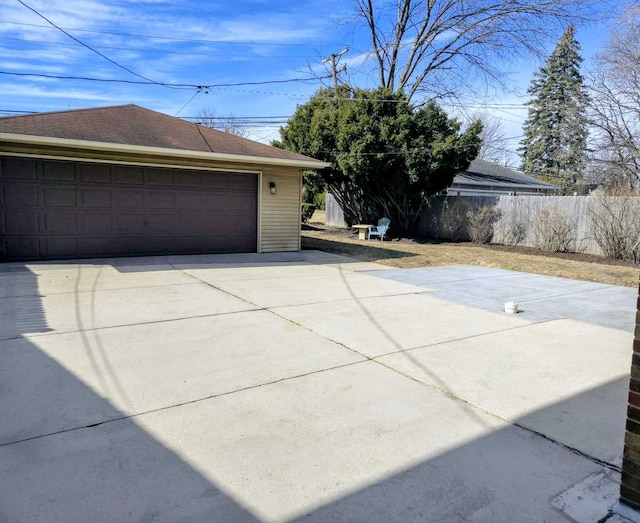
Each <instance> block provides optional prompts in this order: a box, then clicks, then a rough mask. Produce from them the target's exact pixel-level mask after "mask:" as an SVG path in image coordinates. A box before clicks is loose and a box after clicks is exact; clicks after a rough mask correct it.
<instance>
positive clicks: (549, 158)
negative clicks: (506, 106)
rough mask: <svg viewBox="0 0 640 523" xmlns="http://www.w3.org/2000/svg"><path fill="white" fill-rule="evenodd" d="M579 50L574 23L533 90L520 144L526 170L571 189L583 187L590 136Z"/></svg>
mask: <svg viewBox="0 0 640 523" xmlns="http://www.w3.org/2000/svg"><path fill="white" fill-rule="evenodd" d="M579 50H580V45H579V44H578V42H577V41H576V39H575V34H574V27H573V25H570V26H569V28H568V29H567V31H566V32H565V34H564V35H563V36H562V38H561V39H560V42H559V43H558V45H557V46H556V48H555V50H554V51H553V53H551V56H549V58H548V59H547V62H546V64H545V66H544V67H542V68H541V69H540V71H539V72H537V73H535V75H534V78H533V80H532V82H531V86H530V87H529V89H528V91H527V92H528V93H529V94H530V95H531V96H532V98H531V100H529V101H528V102H527V104H526V105H528V106H529V114H528V116H527V120H526V121H525V123H524V139H523V140H522V142H521V147H520V151H521V152H522V170H523V171H524V172H525V173H526V174H529V175H531V176H535V177H537V178H540V179H541V180H544V181H548V182H550V183H555V184H556V185H559V186H561V187H562V189H563V191H564V193H565V194H566V193H572V192H574V191H576V190H579V185H580V184H579V182H580V179H581V173H582V170H583V163H584V154H585V148H586V140H587V116H586V107H587V103H588V95H587V91H586V88H585V86H584V79H583V78H582V75H581V74H580V64H581V63H582V58H581V57H580V55H579V54H578V52H579Z"/></svg>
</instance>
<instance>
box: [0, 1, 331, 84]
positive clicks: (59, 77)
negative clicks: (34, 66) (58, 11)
mask: <svg viewBox="0 0 640 523" xmlns="http://www.w3.org/2000/svg"><path fill="white" fill-rule="evenodd" d="M18 1H20V0H18ZM0 74H4V75H9V76H31V77H35V78H52V79H55V80H85V81H90V82H110V83H122V84H134V85H159V86H162V87H172V88H177V89H180V88H183V89H184V88H188V89H203V90H207V89H217V88H221V87H235V86H242V85H271V84H286V83H292V82H316V81H318V80H319V79H323V78H329V76H324V77H320V78H318V77H314V76H310V77H308V78H289V79H286V80H263V81H259V82H230V83H222V84H187V83H184V84H181V83H170V82H155V81H153V80H145V81H141V80H122V79H115V78H93V77H90V76H66V75H57V74H45V73H17V72H14V71H0ZM141 78H144V77H141Z"/></svg>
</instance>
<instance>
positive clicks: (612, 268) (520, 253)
mask: <svg viewBox="0 0 640 523" xmlns="http://www.w3.org/2000/svg"><path fill="white" fill-rule="evenodd" d="M302 248H303V249H317V250H321V251H325V252H331V253H335V254H343V255H345V256H351V257H353V258H356V259H359V260H362V261H373V262H377V263H381V264H383V265H388V266H390V267H398V268H415V267H429V266H438V265H455V264H465V265H479V266H482V267H494V268H498V269H508V270H513V271H522V272H531V273H534V274H546V275H549V276H560V277H564V278H571V279H575V280H586V281H595V282H599V283H606V284H609V285H624V286H626V287H637V286H638V275H639V274H640V267H638V266H637V265H633V264H632V263H627V262H614V261H609V260H606V259H604V258H601V257H600V256H593V255H590V254H572V253H549V252H544V251H539V250H537V249H534V248H531V247H512V246H506V245H474V244H472V243H450V242H437V241H430V240H421V239H409V238H395V239H393V240H390V241H385V242H380V241H378V240H368V241H363V240H359V239H358V235H357V233H356V232H355V231H352V230H350V229H343V228H337V227H327V226H324V225H317V224H312V225H310V226H305V227H304V228H303V231H302Z"/></svg>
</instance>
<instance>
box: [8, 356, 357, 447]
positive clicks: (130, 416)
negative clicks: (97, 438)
mask: <svg viewBox="0 0 640 523" xmlns="http://www.w3.org/2000/svg"><path fill="white" fill-rule="evenodd" d="M361 363H366V361H365V360H360V361H352V362H349V363H343V364H341V365H335V366H333V367H327V368H323V369H317V370H313V371H310V372H304V373H302V374H296V375H294V376H287V377H286V378H280V379H277V380H272V381H267V382H265V383H258V384H256V385H249V386H247V387H242V388H239V389H235V390H229V391H226V392H220V393H218V394H211V395H209V396H204V397H202V398H196V399H192V400H188V401H182V402H180V403H174V404H173V405H165V406H162V407H158V408H155V409H149V410H145V411H142V412H135V413H133V414H125V415H123V416H118V417H116V418H109V419H106V420H103V421H97V422H95V423H90V424H88V425H81V426H77V427H70V428H68V429H61V430H56V431H53V432H48V433H47V434H38V435H37V436H31V437H28V438H23V439H19V440H14V441H7V442H4V443H0V448H2V447H8V446H10V445H17V444H20V443H26V442H28V441H33V440H39V439H44V438H48V437H50V436H57V435H59V434H66V433H67V432H76V431H79V430H84V429H92V428H95V427H98V426H100V425H106V424H108V423H113V422H115V421H122V420H128V419H130V420H133V419H134V418H139V417H141V416H145V415H147V414H154V413H156V412H163V411H167V410H171V409H176V408H180V407H185V406H187V405H194V404H196V403H202V402H204V401H209V400H215V399H217V398H222V397H224V396H230V395H231V394H236V393H239V392H245V391H248V390H254V389H259V388H262V387H267V386H269V385H276V384H278V383H284V382H287V381H292V380H296V379H299V378H305V377H307V376H313V375H314V374H321V373H323V372H329V371H333V370H338V369H342V368H345V367H351V366H354V365H360V364H361Z"/></svg>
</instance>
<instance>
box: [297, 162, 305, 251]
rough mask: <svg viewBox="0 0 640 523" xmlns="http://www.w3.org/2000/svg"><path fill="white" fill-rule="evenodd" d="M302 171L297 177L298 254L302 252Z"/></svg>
mask: <svg viewBox="0 0 640 523" xmlns="http://www.w3.org/2000/svg"><path fill="white" fill-rule="evenodd" d="M303 186H304V184H303V181H302V171H300V176H299V177H298V252H300V251H301V250H302V187H303Z"/></svg>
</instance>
